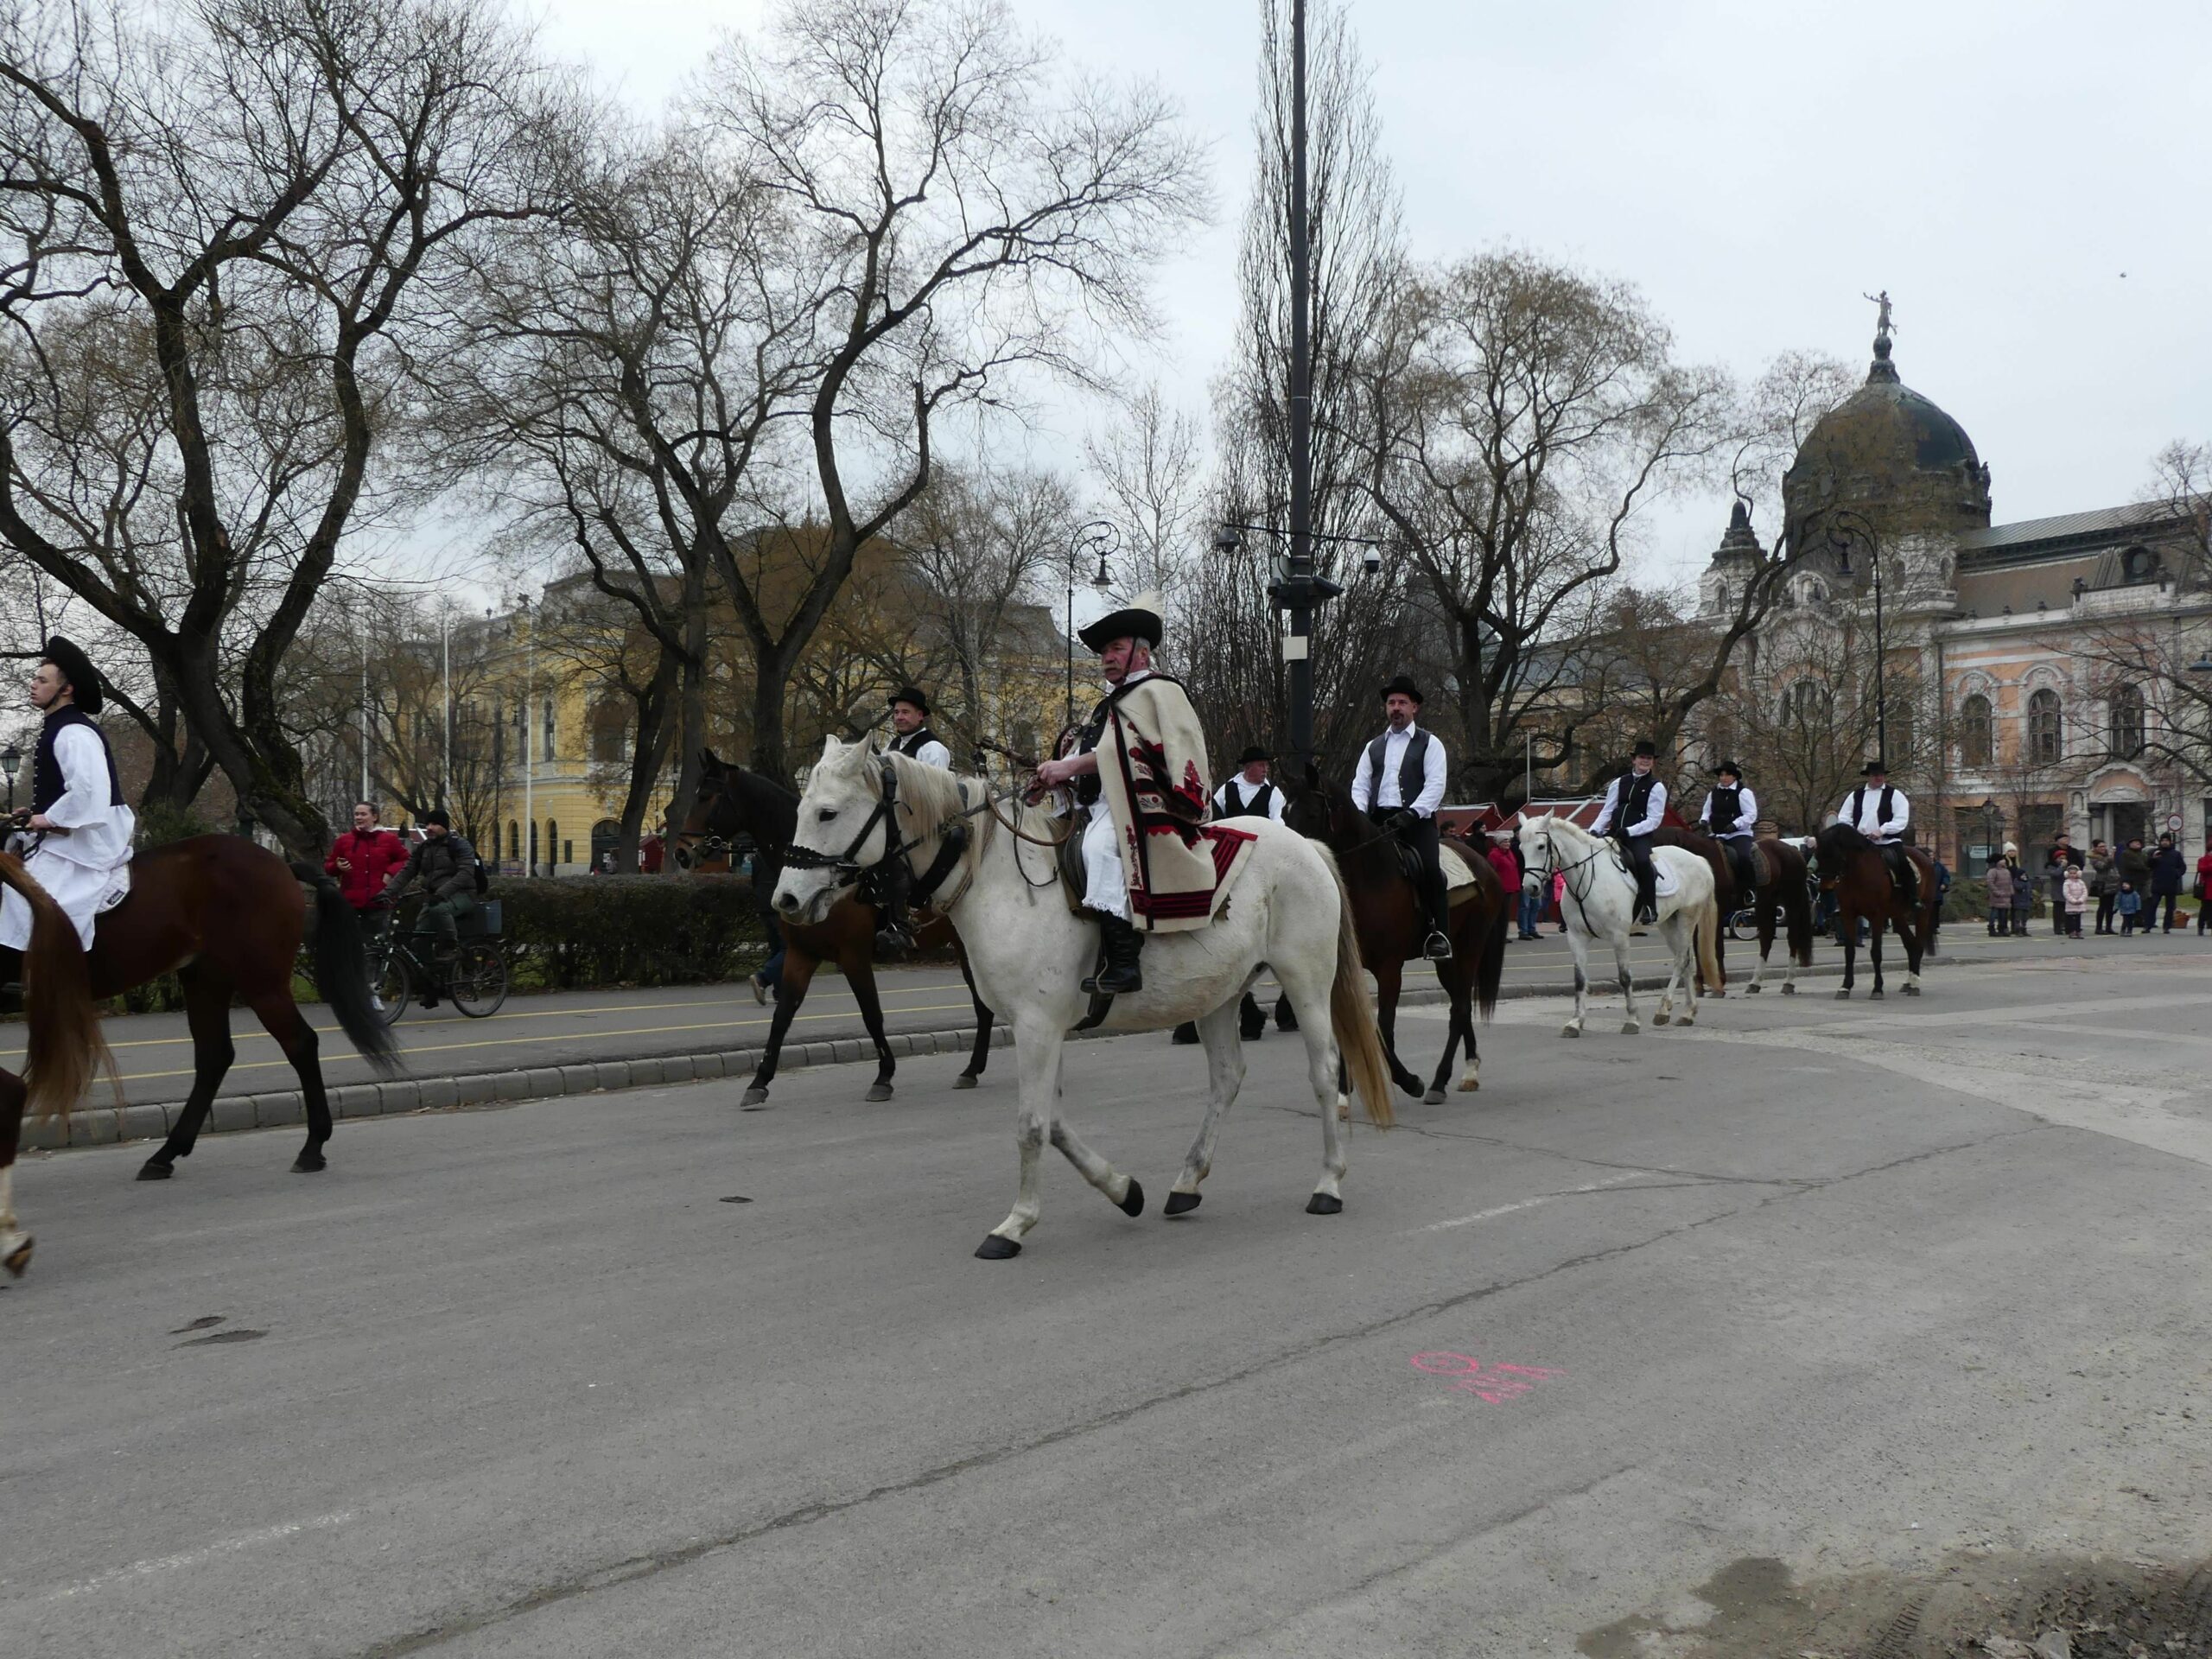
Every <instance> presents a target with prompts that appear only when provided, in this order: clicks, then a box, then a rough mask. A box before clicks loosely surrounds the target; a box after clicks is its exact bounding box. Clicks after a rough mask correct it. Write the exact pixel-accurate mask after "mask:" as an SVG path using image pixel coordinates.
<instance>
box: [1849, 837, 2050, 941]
mask: <svg viewBox="0 0 2212 1659" xmlns="http://www.w3.org/2000/svg"><path fill="white" fill-rule="evenodd" d="M1882 861H1883V862H1884V863H1885V864H1887V865H1888V866H1889V867H1890V879H1891V880H1892V881H1894V882H1895V883H1896V884H1897V898H1898V899H1900V900H1902V901H1903V903H1904V907H1905V908H1906V909H1907V910H1917V909H1918V908H1919V907H1920V880H1919V874H1920V873H1919V872H1918V871H1917V870H1916V869H1914V868H1913V867H1912V861H1911V860H1910V858H1907V857H1906V856H1905V855H1904V849H1903V848H1901V847H1885V848H1883V849H1882ZM2059 926H2060V927H2061V928H2062V929H2063V928H2064V926H2065V923H2064V922H2063V921H2061V922H2060V924H2059Z"/></svg>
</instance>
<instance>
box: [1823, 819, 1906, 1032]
mask: <svg viewBox="0 0 2212 1659" xmlns="http://www.w3.org/2000/svg"><path fill="white" fill-rule="evenodd" d="M1904 855H1905V856H1906V857H1907V858H1909V859H1910V860H1911V861H1912V868H1913V872H1914V874H1916V876H1917V877H1918V879H1919V888H1920V891H1919V893H1918V895H1917V897H1916V899H1915V901H1914V902H1913V903H1912V904H1911V905H1909V906H1908V905H1907V904H1905V902H1904V899H1903V898H1902V897H1901V896H1900V895H1899V894H1898V893H1897V886H1896V883H1894V882H1893V881H1891V879H1890V867H1889V865H1888V864H1887V863H1886V862H1885V861H1884V860H1883V857H1882V853H1881V849H1879V848H1878V847H1876V846H1875V845H1874V843H1873V842H1871V841H1869V840H1867V839H1866V836H1862V835H1861V834H1859V831H1858V830H1856V829H1853V828H1852V827H1851V826H1850V825H1849V824H1847V823H1832V824H1830V825H1828V827H1827V829H1823V830H1821V833H1820V835H1819V836H1818V837H1817V838H1816V839H1815V849H1814V858H1815V861H1816V863H1817V866H1818V868H1819V870H1820V877H1821V889H1822V891H1824V892H1829V893H1834V894H1835V896H1836V912H1837V916H1836V920H1837V925H1838V926H1839V927H1840V929H1841V930H1842V934H1843V988H1842V989H1841V990H1840V991H1838V992H1837V993H1836V995H1837V996H1838V997H1839V998H1842V997H1847V996H1849V995H1851V988H1852V986H1853V982H1854V980H1855V977H1856V976H1855V975H1854V974H1853V968H1854V966H1855V965H1856V959H1857V957H1858V955H1859V921H1860V920H1861V918H1864V919H1865V920H1866V921H1867V922H1869V923H1871V924H1872V927H1873V931H1872V934H1871V935H1870V937H1869V938H1868V940H1867V954H1868V956H1869V957H1870V958H1871V959H1872V963H1873V964H1874V988H1873V990H1872V992H1871V993H1870V995H1873V996H1877V997H1878V996H1880V995H1882V928H1883V925H1885V923H1886V924H1888V925H1892V926H1894V927H1895V928H1896V929H1897V938H1899V939H1901V940H1903V941H1904V959H1905V982H1904V994H1905V995H1907V996H1918V995H1920V963H1921V958H1922V957H1923V955H1924V954H1925V953H1927V952H1928V951H1929V950H1932V949H1933V948H1934V945H1935V943H1936V866H1935V863H1934V862H1933V861H1931V860H1930V859H1929V856H1928V855H1927V854H1926V853H1923V852H1922V851H1921V850H1920V849H1919V848H1917V847H1907V848H1905V849H1904Z"/></svg>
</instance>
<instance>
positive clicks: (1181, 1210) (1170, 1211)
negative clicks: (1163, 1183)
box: [1160, 1192, 1199, 1216]
mask: <svg viewBox="0 0 2212 1659" xmlns="http://www.w3.org/2000/svg"><path fill="white" fill-rule="evenodd" d="M1198 1197H1199V1195H1198V1193H1196V1192H1170V1193H1169V1194H1168V1195H1167V1202H1166V1204H1163V1205H1160V1214H1161V1215H1163V1216H1187V1215H1189V1214H1190V1213H1191V1211H1193V1210H1195V1209H1197V1208H1198Z"/></svg>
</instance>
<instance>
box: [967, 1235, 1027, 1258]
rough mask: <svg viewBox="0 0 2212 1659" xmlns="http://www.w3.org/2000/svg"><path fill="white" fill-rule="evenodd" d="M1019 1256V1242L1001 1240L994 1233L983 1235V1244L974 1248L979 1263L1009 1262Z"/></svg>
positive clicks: (1010, 1239)
mask: <svg viewBox="0 0 2212 1659" xmlns="http://www.w3.org/2000/svg"><path fill="white" fill-rule="evenodd" d="M1020 1254H1021V1242H1020V1240H1019V1239H1013V1238H1001V1237H1000V1236H998V1235H997V1234H996V1233H988V1234H986V1235H984V1237H983V1242H982V1243H980V1244H978V1245H977V1246H976V1260H977V1261H979V1262H1011V1261H1012V1260H1014V1257H1015V1256H1017V1255H1020Z"/></svg>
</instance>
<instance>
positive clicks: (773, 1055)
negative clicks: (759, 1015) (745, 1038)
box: [741, 934, 821, 1111]
mask: <svg viewBox="0 0 2212 1659" xmlns="http://www.w3.org/2000/svg"><path fill="white" fill-rule="evenodd" d="M819 966H821V963H820V962H819V961H818V960H817V958H816V957H810V956H809V955H807V954H806V953H805V952H804V951H802V950H799V948H798V946H797V945H795V944H791V942H790V936H789V935H788V934H787V935H785V943H784V976H783V977H782V978H781V979H780V980H779V981H777V982H776V1012H775V1014H773V1015H772V1017H771V1018H770V1020H769V1021H768V1046H767V1047H766V1048H764V1049H762V1050H761V1051H760V1065H759V1066H757V1067H756V1068H754V1071H753V1081H752V1082H751V1083H749V1084H747V1085H746V1089H745V1099H744V1100H743V1101H742V1102H741V1105H742V1106H743V1108H744V1109H746V1110H747V1111H752V1110H753V1109H756V1108H758V1107H761V1106H765V1105H766V1104H767V1103H768V1085H769V1084H772V1083H773V1082H774V1081H775V1080H776V1062H777V1060H778V1059H779V1058H781V1056H782V1054H783V1052H784V1033H786V1032H788V1031H789V1030H790V1029H791V1016H792V1015H794V1014H797V1013H798V1005H799V1004H800V1003H802V1002H804V1001H806V988H807V987H808V986H809V985H810V984H812V983H813V982H814V970H815V969H817V967H819Z"/></svg>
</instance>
